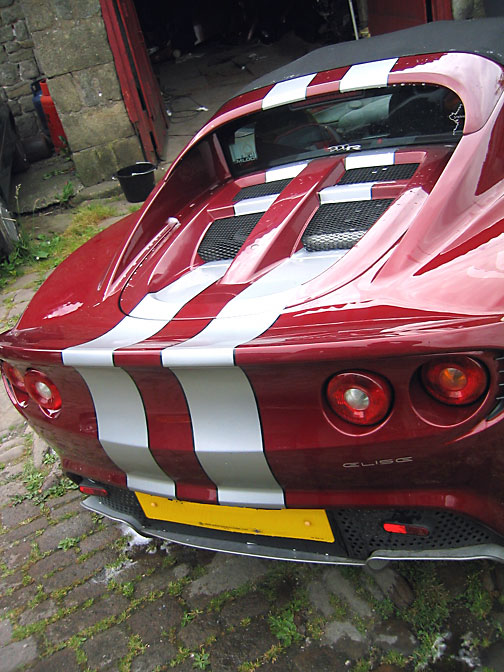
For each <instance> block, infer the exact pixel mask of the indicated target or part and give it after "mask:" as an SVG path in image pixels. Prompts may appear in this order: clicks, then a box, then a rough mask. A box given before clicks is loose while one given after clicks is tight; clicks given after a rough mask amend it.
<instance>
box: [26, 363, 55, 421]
mask: <svg viewBox="0 0 504 672" xmlns="http://www.w3.org/2000/svg"><path fill="white" fill-rule="evenodd" d="M24 382H25V385H26V391H27V392H28V394H29V395H30V397H31V398H32V399H33V401H34V402H35V403H37V404H38V405H39V406H40V407H41V408H43V409H44V410H46V411H59V410H60V408H61V395H60V393H59V391H58V388H57V387H56V385H55V384H54V383H53V382H52V380H51V379H50V378H48V377H47V376H46V375H45V373H42V372H41V371H36V370H35V369H30V370H29V371H28V372H27V373H26V375H25V378H24Z"/></svg>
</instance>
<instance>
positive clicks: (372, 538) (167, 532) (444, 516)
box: [83, 486, 504, 569]
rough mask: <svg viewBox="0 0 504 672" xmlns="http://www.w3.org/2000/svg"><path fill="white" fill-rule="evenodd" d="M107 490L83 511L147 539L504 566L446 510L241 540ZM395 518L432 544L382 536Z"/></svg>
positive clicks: (360, 560) (361, 561) (352, 561)
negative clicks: (421, 527)
mask: <svg viewBox="0 0 504 672" xmlns="http://www.w3.org/2000/svg"><path fill="white" fill-rule="evenodd" d="M108 489H109V491H110V495H109V497H103V498H102V497H97V496H90V497H88V498H87V499H86V500H84V501H83V506H84V507H85V508H86V509H88V510H90V511H94V512H96V513H98V514H101V515H104V516H107V517H108V518H111V519H112V520H116V521H119V522H123V523H126V524H127V525H129V526H130V527H131V528H133V529H134V530H135V531H136V532H138V533H139V534H141V535H144V536H146V537H156V538H159V539H165V540H167V541H172V542H175V543H178V544H182V545H185V546H192V547H195V548H202V549H206V550H211V551H220V552H224V553H232V554H235V555H247V556H252V557H258V558H267V559H275V560H287V561H292V562H311V563H318V564H329V565H338V564H341V565H360V566H362V565H368V566H370V567H371V568H375V569H378V568H380V567H381V566H382V565H383V564H384V563H387V562H388V561H392V560H478V559H488V560H493V561H496V562H503V563H504V539H502V538H501V537H500V536H499V535H497V534H496V533H494V532H492V531H491V530H489V529H488V528H486V527H485V526H483V525H482V524H481V523H479V522H477V521H474V520H472V519H470V518H468V517H466V516H462V515H460V514H456V513H452V512H447V511H442V510H440V511H439V510H435V511H418V512H416V513H415V512H413V511H409V512H406V511H402V512H401V511H396V512H392V511H390V510H380V509H377V510H364V509H355V510H352V509H345V510H335V511H328V516H329V519H330V522H331V526H332V528H333V532H334V536H335V541H334V542H332V543H325V542H314V541H305V540H298V539H281V538H271V537H265V536H260V535H249V534H237V533H233V532H225V531H221V530H214V529H207V528H201V527H195V526H191V525H181V524H177V523H170V522H165V521H162V520H153V519H149V518H147V517H146V516H145V515H144V513H143V510H142V509H141V507H140V505H139V503H138V500H137V498H136V496H135V494H134V493H133V492H131V491H129V490H123V489H121V488H110V486H109V487H108ZM394 514H396V515H403V516H404V515H409V516H414V515H416V516H417V517H418V518H421V519H422V520H423V521H424V522H425V521H427V523H429V525H431V526H432V532H433V533H432V536H431V538H430V539H428V540H426V539H424V538H418V537H416V538H404V537H403V535H394V534H389V533H384V532H382V531H381V530H380V529H379V528H380V524H379V521H380V520H387V519H390V516H391V515H394ZM436 519H437V520H436ZM350 528H351V529H350ZM387 536H388V537H389V539H388V541H387Z"/></svg>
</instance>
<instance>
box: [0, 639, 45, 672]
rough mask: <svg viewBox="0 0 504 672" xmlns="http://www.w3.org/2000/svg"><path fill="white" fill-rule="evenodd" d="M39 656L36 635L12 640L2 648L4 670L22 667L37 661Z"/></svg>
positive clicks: (9, 670) (11, 670)
mask: <svg viewBox="0 0 504 672" xmlns="http://www.w3.org/2000/svg"><path fill="white" fill-rule="evenodd" d="M37 658H38V651H37V642H36V641H35V638H34V637H28V639H22V640H21V641H20V642H12V644H7V646H4V647H3V649H2V670H3V672H14V671H15V670H19V669H20V668H21V667H24V666H25V665H28V664H29V663H33V662H35V660H37Z"/></svg>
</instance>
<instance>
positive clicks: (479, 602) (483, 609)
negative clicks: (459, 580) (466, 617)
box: [462, 570, 493, 619]
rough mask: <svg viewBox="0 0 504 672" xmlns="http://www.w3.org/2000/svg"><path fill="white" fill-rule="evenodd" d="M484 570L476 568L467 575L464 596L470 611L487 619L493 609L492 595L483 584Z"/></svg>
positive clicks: (477, 616)
mask: <svg viewBox="0 0 504 672" xmlns="http://www.w3.org/2000/svg"><path fill="white" fill-rule="evenodd" d="M482 575H483V572H482V570H475V571H473V572H472V573H471V574H469V575H468V576H467V579H466V587H465V591H464V595H463V597H462V599H463V601H464V603H465V605H466V606H467V608H468V609H469V611H470V612H471V613H472V614H473V616H475V617H476V618H478V619H485V618H486V617H487V616H488V614H489V613H490V612H491V610H492V606H493V605H492V596H491V595H490V593H489V592H488V591H487V590H486V589H485V587H484V586H483V584H482Z"/></svg>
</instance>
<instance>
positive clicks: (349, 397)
mask: <svg viewBox="0 0 504 672" xmlns="http://www.w3.org/2000/svg"><path fill="white" fill-rule="evenodd" d="M327 401H328V403H329V406H330V407H331V408H332V410H333V411H334V412H335V413H336V414H337V415H339V417H340V418H343V420H346V421H347V422H351V423H353V424H356V425H376V424H377V423H379V422H381V421H382V420H383V419H384V418H385V417H386V416H387V414H388V412H389V410H390V406H391V404H392V390H391V387H390V384H389V383H388V382H387V381H386V380H385V378H382V376H378V375H377V374H374V373H367V372H363V371H356V372H346V373H338V374H337V375H335V376H334V377H333V378H331V380H330V381H329V384H328V386H327Z"/></svg>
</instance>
